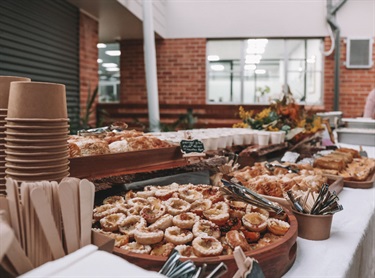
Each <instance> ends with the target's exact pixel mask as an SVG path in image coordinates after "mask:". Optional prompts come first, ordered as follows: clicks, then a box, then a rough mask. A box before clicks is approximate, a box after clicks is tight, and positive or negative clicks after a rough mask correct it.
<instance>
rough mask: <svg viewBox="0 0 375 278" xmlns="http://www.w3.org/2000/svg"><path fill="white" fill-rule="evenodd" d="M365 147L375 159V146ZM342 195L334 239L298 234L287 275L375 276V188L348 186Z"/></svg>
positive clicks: (353, 277)
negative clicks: (341, 206) (307, 238)
mask: <svg viewBox="0 0 375 278" xmlns="http://www.w3.org/2000/svg"><path fill="white" fill-rule="evenodd" d="M340 146H342V147H350V148H356V149H358V147H357V146H353V145H348V144H340ZM363 149H364V150H366V152H367V153H368V156H369V157H372V158H375V148H374V147H364V148H363ZM339 197H340V201H339V202H340V203H341V204H342V205H343V207H344V210H343V211H341V212H338V213H336V214H335V215H334V217H333V222H332V229H331V236H330V238H329V239H327V240H322V241H311V240H305V239H302V238H299V237H298V238H297V245H298V246H297V258H296V261H295V263H294V265H293V266H292V268H291V269H290V270H289V271H288V272H287V273H286V274H285V275H284V277H349V278H361V277H363V278H367V277H375V212H374V211H375V188H374V187H373V188H371V189H352V188H344V189H343V191H342V192H341V193H340V194H339Z"/></svg>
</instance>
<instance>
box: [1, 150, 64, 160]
mask: <svg viewBox="0 0 375 278" xmlns="http://www.w3.org/2000/svg"><path fill="white" fill-rule="evenodd" d="M5 153H6V157H7V159H13V160H19V161H25V162H27V161H29V160H37V161H40V160H49V159H58V158H60V159H65V158H66V157H67V156H68V155H69V151H64V152H55V153H48V152H42V153H40V152H35V153H30V152H29V153H14V152H8V151H6V152H5Z"/></svg>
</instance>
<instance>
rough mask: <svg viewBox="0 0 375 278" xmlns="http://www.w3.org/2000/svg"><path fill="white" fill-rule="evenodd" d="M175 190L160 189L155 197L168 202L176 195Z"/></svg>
mask: <svg viewBox="0 0 375 278" xmlns="http://www.w3.org/2000/svg"><path fill="white" fill-rule="evenodd" d="M175 192H176V191H175V190H171V189H169V188H168V189H158V190H156V191H155V195H154V196H155V197H156V198H159V199H160V200H163V201H165V200H168V199H169V198H172V195H173V193H175Z"/></svg>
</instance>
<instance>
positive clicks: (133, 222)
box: [119, 215, 146, 237]
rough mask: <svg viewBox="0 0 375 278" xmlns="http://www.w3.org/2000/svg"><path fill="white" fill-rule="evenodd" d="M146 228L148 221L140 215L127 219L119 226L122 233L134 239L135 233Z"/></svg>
mask: <svg viewBox="0 0 375 278" xmlns="http://www.w3.org/2000/svg"><path fill="white" fill-rule="evenodd" d="M143 227H146V220H144V219H143V218H142V217H140V216H138V215H131V216H128V217H126V218H125V220H124V221H123V222H122V224H121V225H120V226H119V230H120V233H122V234H126V235H128V236H129V237H134V232H135V230H137V229H140V228H143Z"/></svg>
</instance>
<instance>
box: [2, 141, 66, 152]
mask: <svg viewBox="0 0 375 278" xmlns="http://www.w3.org/2000/svg"><path fill="white" fill-rule="evenodd" d="M5 148H6V150H9V151H14V152H23V153H27V152H30V153H33V152H44V151H45V152H62V151H65V150H68V145H67V144H66V143H65V142H64V143H63V144H60V145H52V146H51V145H47V146H46V145H44V146H43V145H41V146H17V145H9V144H5Z"/></svg>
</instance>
